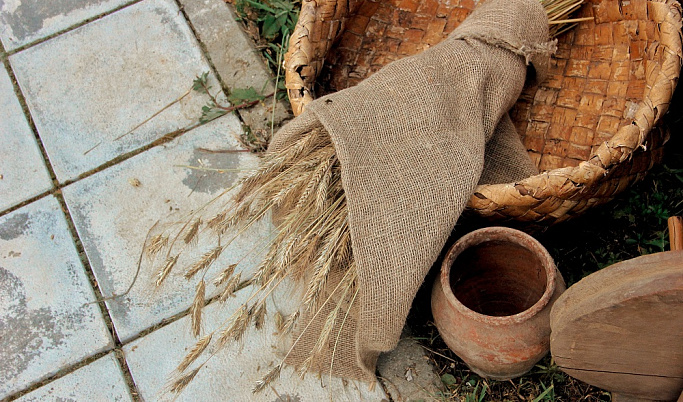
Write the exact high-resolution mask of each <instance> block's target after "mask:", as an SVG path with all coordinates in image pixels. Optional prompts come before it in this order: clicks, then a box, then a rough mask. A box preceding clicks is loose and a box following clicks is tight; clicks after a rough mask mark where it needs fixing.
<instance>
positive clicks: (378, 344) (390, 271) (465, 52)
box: [269, 0, 552, 381]
mask: <svg viewBox="0 0 683 402" xmlns="http://www.w3.org/2000/svg"><path fill="white" fill-rule="evenodd" d="M551 51H552V45H549V42H548V20H547V17H546V13H545V11H544V9H543V7H542V6H541V4H540V3H539V2H538V0H487V1H486V2H485V3H484V4H482V6H480V7H479V8H478V9H476V10H475V11H474V12H473V13H472V15H470V16H469V17H468V18H467V19H466V20H465V21H464V22H463V23H462V24H461V25H460V26H459V27H458V28H457V29H456V30H455V31H453V33H452V34H451V35H450V36H449V37H448V38H447V39H445V40H444V41H443V42H441V43H439V44H438V45H436V46H434V47H432V48H430V49H428V50H426V51H425V52H423V53H421V54H418V55H415V56H412V57H408V58H405V59H401V60H398V61H396V62H393V63H391V64H389V65H387V66H385V67H384V68H383V69H382V70H380V71H379V72H377V73H376V74H374V75H373V76H371V77H370V78H368V79H366V80H365V81H363V82H361V83H360V84H358V85H357V86H355V87H353V88H349V89H346V90H343V91H340V92H337V93H334V94H331V95H328V96H325V97H323V98H320V99H318V100H316V101H314V102H312V103H311V104H309V105H308V106H307V107H306V110H305V111H304V113H303V114H302V115H301V116H299V117H298V118H297V119H295V120H294V121H292V122H291V123H290V124H288V125H287V126H285V127H284V128H282V129H281V130H280V131H279V132H278V133H277V135H276V136H275V138H274V139H273V142H272V144H271V147H270V150H269V151H272V152H277V150H278V149H282V148H284V147H286V146H287V144H290V143H292V141H295V140H296V139H297V138H299V137H300V136H301V135H304V133H306V132H308V131H310V130H311V129H312V128H314V127H322V128H324V130H325V131H327V133H329V135H330V137H331V140H332V143H333V145H334V148H335V152H336V153H337V156H338V158H339V161H340V163H341V174H342V183H343V188H344V191H345V194H346V197H347V203H348V212H349V227H350V231H351V238H352V244H353V256H354V259H355V262H356V269H357V273H358V282H357V286H358V293H357V295H354V297H355V298H354V300H353V308H352V309H351V312H350V313H349V314H348V315H344V316H343V317H340V318H339V319H338V322H336V323H335V330H334V331H333V333H334V334H335V336H334V337H333V340H332V342H331V343H332V344H331V345H329V349H330V353H329V355H330V356H328V357H327V358H326V359H324V360H323V361H321V362H319V364H317V365H316V367H313V368H314V369H316V370H319V371H323V370H329V369H330V359H331V358H332V349H334V352H333V353H334V361H333V363H334V364H333V365H332V368H331V370H332V373H333V374H335V375H338V376H341V377H347V378H356V379H362V380H366V381H374V379H375V365H376V361H377V357H378V355H379V353H380V352H383V351H388V350H391V349H392V348H394V347H395V345H396V344H397V342H398V340H399V336H400V334H401V330H402V328H403V326H404V323H405V320H406V317H407V314H408V310H409V308H410V305H411V303H412V300H413V298H414V297H415V294H416V292H417V290H418V288H419V286H420V285H421V283H422V282H423V280H424V277H425V275H426V274H427V271H428V270H429V268H430V267H431V266H432V264H433V263H434V262H435V260H436V258H437V257H438V255H439V253H440V251H441V249H442V248H443V246H444V244H445V242H446V240H447V238H448V236H449V234H450V233H451V230H452V228H453V227H454V225H455V223H456V221H457V220H458V217H459V216H460V214H461V212H462V211H463V209H464V208H465V205H466V203H467V201H468V199H469V198H470V196H471V195H472V193H473V190H474V188H475V186H476V185H477V183H478V182H480V181H481V182H488V183H491V182H509V181H514V180H516V179H521V178H525V177H528V176H530V175H531V174H533V173H535V167H534V165H533V164H532V163H531V161H530V160H529V158H528V157H527V155H526V152H525V150H524V147H523V146H522V144H521V142H520V140H519V136H518V135H517V133H516V132H515V129H514V126H513V125H512V122H511V121H510V118H509V116H508V115H507V112H508V110H509V109H510V108H511V107H512V105H513V104H514V102H515V101H516V100H517V98H518V97H519V95H520V92H521V90H522V88H523V86H524V84H525V81H526V78H527V64H528V63H531V64H532V65H533V66H534V68H535V75H536V77H538V76H540V75H543V74H544V71H545V68H546V65H547V59H548V57H549V53H550V52H551ZM485 155H486V160H485ZM338 276H340V275H338ZM331 279H332V280H330V281H329V283H328V285H327V286H328V289H334V285H335V281H334V280H333V279H334V278H331ZM329 309H330V307H329V306H323V311H321V312H320V313H319V314H317V315H315V314H314V313H309V314H308V315H304V316H303V317H302V318H301V320H302V321H301V322H300V324H299V333H298V334H297V336H298V335H301V336H300V337H298V341H297V342H296V344H295V345H294V348H293V352H292V353H291V354H290V355H289V356H288V358H287V360H286V362H287V363H290V364H294V365H299V364H301V363H302V362H303V361H304V360H305V359H306V357H307V356H308V354H309V353H310V351H311V349H312V347H313V345H314V344H315V342H316V341H317V339H318V336H317V335H318V334H319V333H320V330H321V328H322V326H323V324H324V323H323V322H322V321H323V320H324V319H325V317H327V312H328V311H325V310H329ZM342 318H343V320H342ZM301 331H304V332H303V334H301ZM339 333H341V335H340V336H338V335H337V334H339Z"/></svg>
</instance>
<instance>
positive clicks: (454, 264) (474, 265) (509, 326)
mask: <svg viewBox="0 0 683 402" xmlns="http://www.w3.org/2000/svg"><path fill="white" fill-rule="evenodd" d="M565 289H566V285H565V283H564V280H563V279H562V275H561V274H560V273H559V271H558V270H557V268H556V267H555V263H554V262H553V260H552V258H551V257H550V255H549V254H548V251H547V250H546V249H545V248H544V247H543V246H542V245H541V244H540V243H539V242H538V241H536V240H535V239H534V238H533V237H531V236H529V235H527V234H525V233H523V232H520V231H518V230H514V229H509V228H504V227H490V228H484V229H479V230H476V231H474V232H471V233H469V234H467V235H465V236H463V237H462V238H461V239H460V240H458V241H457V242H456V243H455V244H454V245H453V247H451V249H450V250H449V251H448V254H447V255H446V258H445V259H444V262H443V265H442V267H441V274H440V276H439V277H438V278H437V280H436V281H435V283H434V288H433V291H432V312H433V314H434V322H435V323H436V326H437V328H438V329H439V333H440V334H441V337H442V338H443V340H444V341H445V342H446V344H447V345H448V347H449V348H451V350H453V352H455V354H457V355H458V356H459V357H460V358H462V359H463V360H464V361H465V363H467V365H468V366H469V367H470V368H471V369H472V370H473V371H474V372H476V373H477V374H479V375H481V376H483V377H486V378H491V379H496V380H507V379H510V378H514V377H518V376H521V375H523V374H524V373H526V372H527V371H529V370H530V369H531V368H533V367H534V365H535V364H536V363H537V362H538V361H539V360H540V359H541V358H542V357H543V356H545V355H546V353H548V350H549V347H550V308H551V306H552V304H553V303H554V301H555V300H556V299H557V298H558V297H559V295H560V294H561V293H562V292H564V290H565Z"/></svg>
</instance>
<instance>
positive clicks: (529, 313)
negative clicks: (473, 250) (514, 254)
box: [439, 226, 557, 325]
mask: <svg viewBox="0 0 683 402" xmlns="http://www.w3.org/2000/svg"><path fill="white" fill-rule="evenodd" d="M496 240H501V241H507V242H510V243H514V244H518V245H520V246H523V247H525V248H528V249H529V250H530V251H531V252H533V253H534V254H535V255H536V256H537V257H538V259H539V261H540V263H541V265H542V266H543V268H544V269H545V274H546V286H545V291H544V292H543V295H542V296H541V298H540V299H538V301H537V302H536V303H535V304H534V305H533V306H531V307H529V308H528V309H526V310H524V311H522V312H520V313H517V314H514V315H508V316H503V317H497V316H490V315H485V314H481V313H478V312H476V311H474V310H472V309H470V308H468V307H466V306H465V305H464V304H462V303H461V302H460V301H459V300H458V299H457V298H456V297H455V295H454V294H453V290H452V289H451V286H450V274H451V266H452V265H453V262H454V261H455V259H456V258H457V257H458V256H459V255H460V254H461V253H462V252H463V251H464V250H465V249H467V248H469V247H472V246H475V245H478V244H482V243H487V242H490V241H496ZM556 275H557V273H556V267H555V263H554V262H553V259H552V257H551V256H550V254H549V253H548V250H546V249H545V247H543V245H541V243H539V242H538V240H536V239H534V238H533V237H531V236H529V235H528V234H526V233H524V232H522V231H519V230H516V229H511V228H507V227H503V226H491V227H487V228H482V229H478V230H475V231H473V232H470V233H468V234H466V235H464V236H463V237H461V238H460V239H459V240H458V241H457V242H456V243H455V244H454V245H453V246H452V247H451V248H450V249H449V250H448V253H446V257H445V258H444V260H443V264H442V265H441V276H440V278H439V280H440V281H441V288H442V289H443V293H444V295H445V296H446V300H447V301H448V303H449V304H450V305H451V306H452V307H453V308H455V309H457V310H458V311H459V312H460V313H461V314H463V315H464V316H466V317H469V318H471V319H473V320H476V321H480V322H484V323H487V324H490V325H510V324H519V323H522V322H524V321H526V320H529V319H530V318H532V317H534V316H535V315H536V314H538V313H539V312H540V311H541V310H543V308H545V306H547V305H548V303H549V302H550V299H551V298H552V296H553V294H554V293H555V277H556Z"/></svg>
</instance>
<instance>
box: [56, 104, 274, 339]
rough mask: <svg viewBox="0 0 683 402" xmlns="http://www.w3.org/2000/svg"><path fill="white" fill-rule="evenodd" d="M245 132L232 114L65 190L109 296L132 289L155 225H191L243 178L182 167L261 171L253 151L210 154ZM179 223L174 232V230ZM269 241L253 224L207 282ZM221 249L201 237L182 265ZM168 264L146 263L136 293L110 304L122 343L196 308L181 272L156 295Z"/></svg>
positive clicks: (251, 260)
mask: <svg viewBox="0 0 683 402" xmlns="http://www.w3.org/2000/svg"><path fill="white" fill-rule="evenodd" d="M239 130H240V123H239V121H238V120H237V118H236V117H235V116H234V115H232V116H224V117H222V118H220V119H218V120H214V121H213V122H211V123H208V124H206V125H204V126H201V127H199V128H197V129H195V130H193V131H191V132H189V133H186V134H184V135H183V136H181V137H179V138H177V139H176V140H174V141H172V142H169V143H167V144H166V145H163V146H160V147H155V148H152V149H151V150H148V151H146V152H144V153H142V154H139V155H137V156H135V157H133V158H131V159H128V160H126V161H125V162H122V163H120V164H118V165H115V166H112V167H110V168H108V169H106V170H104V171H102V172H99V173H96V174H94V175H92V176H90V177H88V178H86V179H83V180H80V181H78V182H76V183H74V184H72V185H70V186H67V187H66V188H64V190H63V192H64V197H65V199H66V201H67V204H68V206H69V210H70V211H71V214H72V217H73V218H74V222H75V225H76V229H77V231H78V234H79V236H80V238H81V239H82V241H83V245H84V247H85V250H86V253H87V256H88V259H89V260H90V264H91V266H92V269H93V271H94V273H95V276H96V278H97V282H98V284H99V286H100V289H101V291H102V293H103V295H105V296H106V297H108V296H111V295H112V294H114V293H115V294H121V293H123V292H124V291H125V290H126V289H127V288H128V287H129V285H130V283H131V282H132V281H133V278H134V277H135V272H136V267H137V263H138V259H139V257H140V252H141V250H142V246H143V243H144V242H145V238H146V237H147V233H148V231H149V230H150V228H152V227H153V226H154V225H155V223H156V222H157V221H158V220H160V223H159V225H157V228H161V229H165V228H166V227H167V224H170V223H173V222H186V221H188V220H190V219H188V218H187V217H186V214H188V212H189V211H191V210H197V209H199V208H200V207H202V206H204V205H205V204H207V203H208V202H209V201H210V200H211V199H213V198H214V197H216V196H217V195H218V194H219V193H221V192H222V191H223V190H224V189H225V188H228V187H230V186H232V185H233V184H234V183H235V182H236V181H237V179H238V176H239V172H236V171H229V172H226V173H220V172H216V171H213V170H199V169H189V168H185V167H178V166H196V167H199V168H200V169H245V170H248V169H253V168H254V167H256V166H257V162H258V160H257V157H256V156H254V155H252V154H249V153H245V152H235V153H210V152H206V151H204V150H205V149H210V150H225V149H233V150H234V149H236V148H237V140H236V139H235V137H236V136H237V135H238V133H239ZM214 205H223V204H222V203H214ZM208 215H211V214H210V213H208ZM208 218H211V216H208ZM205 220H206V219H205ZM178 226H179V225H175V226H173V227H172V228H169V232H170V229H174V228H175V229H178ZM268 236H270V225H269V223H267V222H263V223H261V224H258V225H255V226H254V227H253V228H252V229H251V230H250V231H248V232H246V233H245V234H244V235H243V236H241V237H240V238H239V239H238V240H236V241H235V242H234V243H233V244H232V245H231V246H230V247H228V248H227V249H226V250H225V251H224V252H223V253H222V254H221V256H220V258H219V259H218V260H217V261H216V262H215V263H214V264H213V265H212V268H211V270H210V271H209V274H208V275H207V278H213V276H214V275H215V274H216V273H217V272H218V271H219V270H221V269H223V268H225V267H226V266H227V264H230V263H233V262H237V261H238V260H239V259H240V257H241V256H242V255H244V254H247V253H248V252H249V251H251V250H252V249H254V247H255V245H258V244H260V243H261V241H262V240H264V239H265V238H266V237H268ZM225 241H226V239H223V242H225ZM180 243H182V242H181V241H179V244H180ZM183 244H184V243H183ZM215 245H216V244H215V238H213V239H212V238H210V237H207V242H206V243H205V242H204V240H202V239H200V241H199V244H198V245H196V246H194V247H188V252H187V253H184V257H183V258H181V259H179V261H178V263H177V267H178V268H185V267H186V266H187V265H189V264H190V263H191V262H193V261H195V260H196V259H197V258H198V257H199V256H200V255H201V254H203V253H205V252H206V251H208V250H210V249H211V248H213V247H215ZM257 250H260V248H257ZM257 254H258V253H256V252H254V253H251V254H250V255H249V257H248V258H246V260H244V261H242V262H241V263H240V266H239V267H238V270H243V271H244V272H245V274H243V276H246V274H247V273H248V272H250V270H253V268H254V266H255V264H256V263H257V262H258V255H257ZM164 260H165V257H163V256H161V257H159V258H157V260H155V261H153V262H150V261H149V260H148V259H146V258H145V259H144V260H143V265H144V266H143V270H142V271H141V273H140V276H139V279H138V281H137V282H136V284H135V286H134V287H133V288H132V290H131V292H130V293H129V294H128V295H127V296H123V297H120V298H117V299H114V300H109V301H107V307H108V308H109V312H110V314H111V317H112V320H113V323H114V327H115V329H116V331H117V333H118V336H119V338H120V339H121V340H122V341H126V340H128V339H130V338H131V337H133V336H135V335H136V334H138V333H139V332H140V331H142V330H144V329H146V328H149V327H151V326H153V325H155V324H157V323H159V322H161V321H162V320H164V319H166V318H168V317H171V316H172V315H174V314H177V313H179V312H181V311H183V310H185V309H187V308H188V307H189V306H190V303H191V301H192V298H193V290H194V288H195V284H196V280H195V281H188V280H186V279H185V278H184V277H183V275H182V271H180V270H177V271H173V272H172V273H171V275H170V277H169V278H168V279H167V280H166V283H165V284H164V285H163V289H162V290H161V291H155V290H154V286H153V283H154V275H155V274H156V272H157V270H158V269H159V268H160V267H161V265H163V261H164ZM207 291H208V294H209V295H211V294H213V292H214V287H213V285H209V286H207Z"/></svg>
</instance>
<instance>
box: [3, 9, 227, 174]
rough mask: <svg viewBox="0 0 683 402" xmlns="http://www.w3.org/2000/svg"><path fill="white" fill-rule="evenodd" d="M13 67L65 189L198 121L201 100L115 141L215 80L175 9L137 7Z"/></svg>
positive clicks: (21, 57) (34, 50) (20, 56)
mask: <svg viewBox="0 0 683 402" xmlns="http://www.w3.org/2000/svg"><path fill="white" fill-rule="evenodd" d="M9 59H10V63H11V64H12V66H13V69H14V71H15V73H16V76H17V80H18V81H19V85H20V87H21V89H22V92H23V93H24V95H25V97H26V102H27V104H28V107H29V109H30V112H31V115H32V116H33V119H34V121H35V124H36V127H37V129H38V134H39V136H40V138H41V139H42V141H43V143H44V144H45V149H46V151H47V154H48V157H49V158H50V161H51V163H52V165H53V167H54V170H55V174H56V175H57V179H58V180H59V181H60V182H61V183H63V182H65V181H67V180H71V179H75V178H76V177H78V176H79V175H80V174H82V173H84V172H87V171H89V170H92V169H94V168H96V167H98V166H100V165H102V164H103V163H105V162H108V161H111V160H112V159H115V158H116V157H117V156H119V155H122V154H125V153H127V152H129V151H132V150H134V149H137V148H140V147H142V146H144V145H146V144H148V143H150V142H151V141H153V140H154V139H157V138H160V137H162V136H163V135H165V134H167V133H169V132H172V131H174V130H177V129H179V128H182V127H185V126H187V125H189V124H191V123H193V122H195V121H197V119H198V118H199V117H200V116H201V107H202V106H203V105H205V104H206V102H207V101H208V97H207V96H206V95H203V94H199V93H198V92H194V91H193V92H191V93H190V94H189V95H188V96H187V97H185V98H183V100H182V101H180V102H178V103H177V104H175V105H174V106H172V107H169V108H168V109H166V110H165V111H163V112H162V113H161V114H160V115H158V116H157V117H155V118H154V119H152V120H151V121H149V122H148V123H146V124H144V125H143V126H142V127H140V128H138V129H137V130H135V131H134V132H133V133H131V134H129V135H126V136H125V137H123V138H121V139H119V140H116V138H117V137H119V136H121V135H123V134H125V133H127V132H128V131H130V130H131V129H133V128H134V127H135V126H137V125H138V124H140V123H142V122H143V121H145V120H146V119H148V118H149V117H151V116H153V115H154V114H155V113H156V112H158V111H160V110H161V109H162V108H163V107H164V106H166V105H167V104H169V103H171V102H173V101H174V100H176V99H178V98H179V97H181V96H182V95H183V94H185V93H186V92H187V91H188V89H190V88H191V86H192V82H193V80H194V79H195V78H196V77H197V76H199V75H201V74H202V73H203V72H207V71H209V65H208V63H207V62H206V60H205V59H204V58H203V55H202V53H201V51H200V49H199V46H198V44H197V42H196V39H195V38H194V36H193V34H192V31H191V30H190V28H189V27H188V25H187V22H186V20H185V19H184V17H183V15H182V13H180V12H179V11H178V7H177V5H176V4H175V2H173V1H172V0H146V1H143V2H141V3H137V4H135V5H132V6H130V7H127V8H124V9H122V10H120V11H117V12H116V13H113V14H111V15H109V16H106V17H104V18H102V19H100V20H97V21H94V22H92V23H90V24H87V25H85V26H82V27H80V28H78V29H75V30H73V31H70V32H68V33H66V34H64V35H61V36H59V37H56V38H54V39H51V40H49V41H47V42H44V43H41V44H39V45H37V46H34V47H31V48H29V49H27V50H24V51H21V52H19V53H17V54H14V55H12V56H10V58H9ZM211 79H212V82H213V84H212V85H213V90H215V91H217V90H219V89H220V86H219V85H218V84H217V81H215V80H214V78H213V77H211ZM97 144H100V145H99V146H96V145H97ZM95 146H96V148H95V149H92V148H93V147H95ZM91 149H92V151H90V152H88V151H89V150H91Z"/></svg>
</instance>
